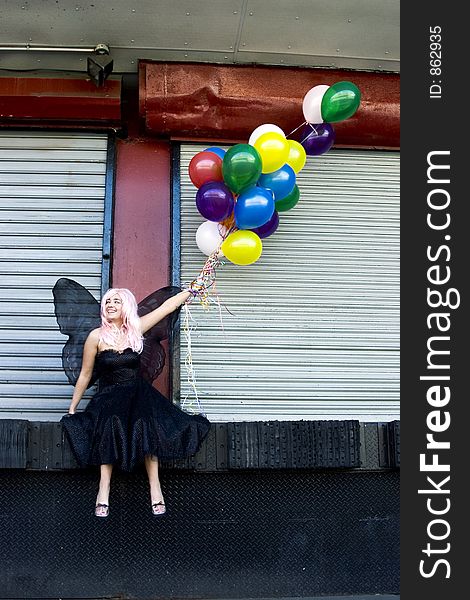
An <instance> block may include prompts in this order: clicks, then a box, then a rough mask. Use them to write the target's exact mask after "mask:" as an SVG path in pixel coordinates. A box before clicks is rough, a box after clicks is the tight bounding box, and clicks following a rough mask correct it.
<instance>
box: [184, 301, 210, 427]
mask: <svg viewBox="0 0 470 600" xmlns="http://www.w3.org/2000/svg"><path fill="white" fill-rule="evenodd" d="M183 311H184V318H183V331H184V335H185V338H186V356H185V360H184V364H185V366H186V372H187V381H188V386H189V388H190V390H192V391H193V393H194V399H195V401H196V406H197V412H198V413H199V414H202V415H204V416H205V414H206V413H205V412H204V408H203V406H202V403H201V401H200V400H199V396H198V393H197V386H196V372H195V370H194V365H193V353H192V344H191V329H193V330H194V329H195V326H193V327H191V322H193V323H194V319H193V318H192V316H191V313H190V311H189V305H188V304H184V305H183ZM189 394H190V392H188V393H187V394H186V396H185V398H184V400H183V402H182V403H181V408H184V409H187V408H190V409H191V410H193V411H194V409H193V404H194V401H193V399H191V400H189V402H188V398H189ZM194 412H195V411H194Z"/></svg>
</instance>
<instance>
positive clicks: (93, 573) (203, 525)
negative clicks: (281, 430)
mask: <svg viewBox="0 0 470 600" xmlns="http://www.w3.org/2000/svg"><path fill="white" fill-rule="evenodd" d="M0 478H1V481H0V507H1V510H0V527H1V531H2V543H1V544H0V564H1V565H2V569H1V576H0V577H1V579H0V597H2V598H51V597H54V598H56V597H60V598H98V597H103V596H105V597H108V598H109V597H135V598H157V597H167V598H169V597H172V598H174V597H179V598H200V597H204V598H267V597H293V596H297V597H308V596H313V595H316V594H318V595H334V594H337V595H339V594H345V595H346V594H378V593H396V592H397V591H398V586H399V582H398V577H399V575H398V573H399V540H398V519H399V516H398V510H399V498H398V472H397V471H382V472H355V471H349V472H344V471H323V472H322V471H307V470H306V471H295V472H294V471H276V470H272V471H237V472H228V473H188V472H177V471H174V470H164V471H162V485H163V490H164V495H165V500H166V503H167V506H168V512H167V515H166V516H164V517H153V516H152V515H151V512H150V506H149V498H148V491H147V483H146V479H145V475H144V473H143V472H137V473H135V474H117V475H116V477H115V480H114V483H113V488H112V492H111V496H110V505H111V510H110V516H109V517H108V519H104V520H99V519H97V518H96V517H94V516H93V507H94V502H95V497H96V490H97V481H98V473H97V471H88V470H86V471H68V472H50V473H47V472H38V471H34V472H33V471H24V470H23V471H19V470H18V471H15V470H10V471H1V472H0Z"/></svg>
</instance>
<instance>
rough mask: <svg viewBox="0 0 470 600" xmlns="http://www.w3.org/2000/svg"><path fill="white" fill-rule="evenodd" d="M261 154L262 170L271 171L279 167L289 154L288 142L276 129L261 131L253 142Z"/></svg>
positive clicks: (264, 171)
mask: <svg viewBox="0 0 470 600" xmlns="http://www.w3.org/2000/svg"><path fill="white" fill-rule="evenodd" d="M254 147H255V148H256V150H258V152H259V155H260V156H261V162H262V168H261V170H262V172H263V173H273V172H274V171H277V170H278V169H280V168H281V167H282V166H283V165H284V164H285V163H286V160H287V157H288V156H289V142H288V141H287V140H286V138H285V137H284V136H283V135H282V134H281V133H278V132H277V131H268V132H267V133H263V135H260V136H259V138H258V139H257V140H256V142H255V143H254Z"/></svg>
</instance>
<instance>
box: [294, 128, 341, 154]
mask: <svg viewBox="0 0 470 600" xmlns="http://www.w3.org/2000/svg"><path fill="white" fill-rule="evenodd" d="M297 137H298V141H299V142H300V143H301V145H302V146H303V147H304V149H305V152H306V153H307V155H308V156H319V155H320V154H325V152H328V150H329V149H330V148H331V146H332V145H333V144H334V143H335V130H334V129H333V126H332V125H330V123H320V124H319V125H313V124H310V123H307V124H306V125H304V127H303V128H302V129H301V131H300V134H298V136H297Z"/></svg>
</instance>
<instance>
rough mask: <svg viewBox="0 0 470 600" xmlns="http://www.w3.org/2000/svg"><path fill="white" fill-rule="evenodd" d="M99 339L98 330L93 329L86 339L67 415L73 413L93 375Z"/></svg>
mask: <svg viewBox="0 0 470 600" xmlns="http://www.w3.org/2000/svg"><path fill="white" fill-rule="evenodd" d="M99 339H100V330H99V329H93V331H91V332H90V333H89V335H88V337H87V339H86V342H85V345H84V347H83V361H82V369H81V371H80V375H79V376H78V379H77V383H76V384H75V388H74V390H73V396H72V402H71V403H70V408H69V415H73V414H75V409H76V408H77V406H78V404H79V402H80V400H81V399H82V396H83V394H84V393H85V390H86V389H87V387H88V384H89V383H90V379H91V376H92V375H93V367H94V364H95V358H96V353H97V352H98V342H99Z"/></svg>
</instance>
